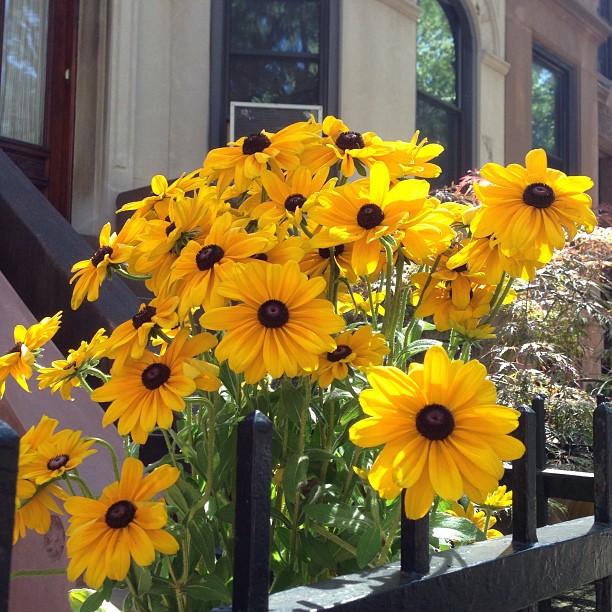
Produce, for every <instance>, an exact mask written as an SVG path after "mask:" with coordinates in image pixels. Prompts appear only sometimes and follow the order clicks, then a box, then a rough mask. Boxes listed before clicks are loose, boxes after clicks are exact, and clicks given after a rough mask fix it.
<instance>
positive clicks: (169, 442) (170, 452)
mask: <svg viewBox="0 0 612 612" xmlns="http://www.w3.org/2000/svg"><path fill="white" fill-rule="evenodd" d="M160 431H161V432H162V436H164V441H165V442H166V447H167V448H168V455H169V457H170V461H171V462H172V465H173V466H174V467H175V468H177V469H178V464H177V462H176V457H175V456H174V448H173V444H172V440H170V436H169V435H168V432H167V431H166V430H165V429H160Z"/></svg>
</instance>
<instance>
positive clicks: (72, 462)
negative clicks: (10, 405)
mask: <svg viewBox="0 0 612 612" xmlns="http://www.w3.org/2000/svg"><path fill="white" fill-rule="evenodd" d="M82 433H83V432H81V431H73V430H72V429H63V430H62V431H58V432H57V433H55V434H53V435H52V436H51V437H50V438H48V439H47V440H44V441H43V442H41V443H40V444H39V445H38V448H37V449H36V456H35V457H34V458H33V459H32V461H30V464H29V466H28V478H30V479H31V480H33V481H34V482H35V483H36V484H37V485H42V484H45V482H49V481H51V480H55V479H56V478H60V477H61V476H62V475H63V474H64V473H65V472H67V471H70V470H73V469H74V468H76V467H77V466H78V465H80V464H81V463H82V462H83V459H85V458H86V457H89V455H93V454H94V453H95V452H97V451H96V449H95V448H91V446H92V445H93V444H94V442H95V440H92V439H87V438H83V437H82V436H81V434H82Z"/></svg>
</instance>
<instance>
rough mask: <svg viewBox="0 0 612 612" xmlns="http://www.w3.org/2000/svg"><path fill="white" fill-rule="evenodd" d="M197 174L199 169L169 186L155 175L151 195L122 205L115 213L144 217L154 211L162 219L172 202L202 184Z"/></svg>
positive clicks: (164, 179) (160, 176)
mask: <svg viewBox="0 0 612 612" xmlns="http://www.w3.org/2000/svg"><path fill="white" fill-rule="evenodd" d="M199 172H200V169H198V170H194V171H193V172H191V173H190V174H187V175H185V174H182V175H181V176H180V177H179V178H177V179H176V180H175V181H173V182H172V183H171V184H170V185H169V184H168V179H166V177H165V176H163V175H161V174H156V175H155V176H154V177H153V178H152V179H151V191H152V192H153V195H150V196H148V197H146V198H144V199H143V200H140V201H138V202H129V203H128V204H124V205H123V206H122V207H121V208H120V209H119V210H118V211H117V212H118V213H121V212H127V211H130V210H133V211H134V217H144V216H146V215H147V214H148V213H149V212H150V211H151V210H155V214H156V215H157V216H158V217H160V218H162V219H163V218H164V217H165V216H166V215H167V214H168V207H169V205H170V204H171V203H172V202H173V201H176V200H177V199H178V200H181V199H182V198H183V197H184V196H185V193H186V192H188V191H192V190H194V189H197V188H198V187H200V186H201V185H203V184H204V180H203V179H201V178H200V177H199Z"/></svg>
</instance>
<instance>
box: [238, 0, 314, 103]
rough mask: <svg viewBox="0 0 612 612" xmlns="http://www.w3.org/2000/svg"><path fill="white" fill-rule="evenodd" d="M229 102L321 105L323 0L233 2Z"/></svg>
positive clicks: (250, 0)
mask: <svg viewBox="0 0 612 612" xmlns="http://www.w3.org/2000/svg"><path fill="white" fill-rule="evenodd" d="M230 5H231V6H230V18H229V23H230V34H229V44H230V50H229V99H230V100H234V101H241V102H269V103H270V102H271V103H283V104H316V103H318V100H319V50H320V40H319V38H320V11H321V6H320V2H319V1H318V0H302V1H296V0H293V1H286V0H285V1H283V0H272V1H270V0H232V1H231V3H230Z"/></svg>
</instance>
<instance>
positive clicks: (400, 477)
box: [349, 346, 525, 519]
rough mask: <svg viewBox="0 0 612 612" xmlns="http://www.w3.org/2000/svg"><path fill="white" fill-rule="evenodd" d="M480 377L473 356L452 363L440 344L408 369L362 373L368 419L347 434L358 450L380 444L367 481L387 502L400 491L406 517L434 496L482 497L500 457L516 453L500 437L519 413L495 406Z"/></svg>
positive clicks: (420, 511) (494, 481) (518, 449)
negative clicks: (464, 361) (466, 361)
mask: <svg viewBox="0 0 612 612" xmlns="http://www.w3.org/2000/svg"><path fill="white" fill-rule="evenodd" d="M486 375H487V372H486V369H485V367H484V366H483V365H482V364H481V363H479V362H478V361H476V360H473V361H469V362H468V363H466V364H464V363H462V362H461V361H457V360H453V361H451V360H450V359H449V358H448V355H447V354H446V352H445V351H444V349H443V348H442V347H440V346H434V347H432V348H430V349H429V350H428V351H427V353H426V354H425V360H424V363H423V364H416V363H413V364H411V365H410V369H409V370H408V373H407V374H406V373H404V372H403V371H401V370H399V369H397V368H395V367H385V366H378V367H373V368H371V369H370V370H369V371H368V381H369V383H370V385H371V386H372V388H371V389H365V390H364V391H362V392H361V395H360V402H361V406H362V408H363V411H364V412H365V413H366V414H367V415H368V418H366V419H364V420H362V421H359V422H358V423H356V424H354V425H353V426H352V427H351V429H350V432H349V433H350V438H351V440H352V441H353V442H354V443H355V444H356V445H357V446H362V447H373V446H379V445H381V444H384V447H383V449H382V451H381V452H380V454H379V455H378V457H377V458H376V460H375V461H374V464H373V465H372V468H371V471H370V483H371V484H372V486H373V487H374V488H375V489H376V490H377V491H378V492H379V493H380V494H381V495H382V496H383V497H385V498H389V499H390V498H393V497H396V496H397V495H398V494H399V493H400V490H401V489H406V493H405V500H404V501H405V508H406V515H407V516H408V518H411V519H418V518H421V517H422V516H425V514H427V512H428V511H429V509H430V507H431V504H432V501H433V499H434V496H435V495H439V496H440V497H442V498H443V499H447V500H456V499H459V498H460V497H461V496H462V495H463V494H464V493H465V494H467V495H468V497H470V499H473V500H474V501H476V502H482V501H484V499H485V497H486V495H487V492H488V491H491V490H493V489H494V488H496V487H497V486H498V484H499V479H500V478H501V477H502V475H503V472H504V468H503V464H502V461H509V460H513V459H517V458H518V457H520V456H521V455H522V454H523V452H524V450H525V449H524V446H523V444H522V443H521V442H520V441H519V440H517V439H516V438H513V437H511V436H509V435H507V434H509V433H510V432H511V431H513V430H514V429H516V427H517V426H518V416H519V413H518V411H516V410H512V409H511V408H507V407H506V406H500V405H497V404H496V399H497V395H496V392H495V386H494V385H493V383H492V382H491V381H490V380H487V378H486Z"/></svg>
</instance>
